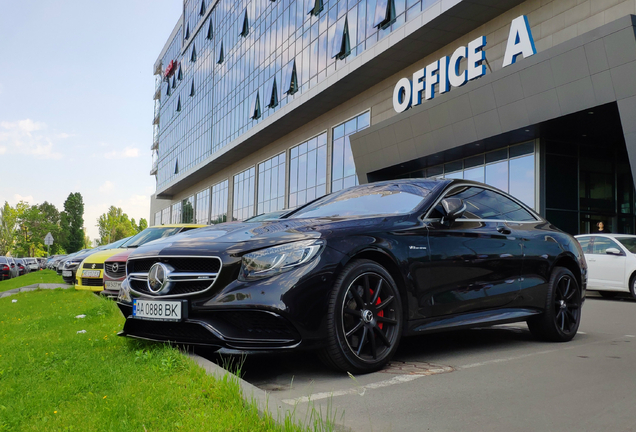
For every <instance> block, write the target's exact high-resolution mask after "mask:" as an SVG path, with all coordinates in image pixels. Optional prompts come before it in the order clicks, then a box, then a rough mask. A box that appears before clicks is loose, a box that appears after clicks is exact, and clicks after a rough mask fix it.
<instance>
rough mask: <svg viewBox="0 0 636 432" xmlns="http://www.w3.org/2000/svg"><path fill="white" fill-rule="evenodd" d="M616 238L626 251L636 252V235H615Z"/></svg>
mask: <svg viewBox="0 0 636 432" xmlns="http://www.w3.org/2000/svg"><path fill="white" fill-rule="evenodd" d="M616 240H618V241H619V242H621V244H622V245H623V246H625V247H626V248H627V250H628V251H630V252H631V253H633V254H636V237H616Z"/></svg>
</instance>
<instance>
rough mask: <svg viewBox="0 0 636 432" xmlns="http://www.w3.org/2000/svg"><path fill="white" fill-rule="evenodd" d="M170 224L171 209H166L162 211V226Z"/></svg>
mask: <svg viewBox="0 0 636 432" xmlns="http://www.w3.org/2000/svg"><path fill="white" fill-rule="evenodd" d="M169 223H170V207H166V208H165V209H163V210H162V211H161V225H165V224H169Z"/></svg>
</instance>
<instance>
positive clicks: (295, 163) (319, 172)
mask: <svg viewBox="0 0 636 432" xmlns="http://www.w3.org/2000/svg"><path fill="white" fill-rule="evenodd" d="M289 154H290V157H289V208H294V207H298V206H299V205H303V204H305V203H307V202H309V201H311V200H313V199H314V198H318V197H320V196H322V195H325V194H326V193H327V133H326V132H325V133H323V134H320V135H318V136H316V137H313V138H312V139H310V140H308V141H305V142H304V143H302V144H299V145H297V146H295V147H292V148H291V149H290V152H289Z"/></svg>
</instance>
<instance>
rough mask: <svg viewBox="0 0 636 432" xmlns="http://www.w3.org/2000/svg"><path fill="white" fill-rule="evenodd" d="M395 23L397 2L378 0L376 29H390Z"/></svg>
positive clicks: (393, 0)
mask: <svg viewBox="0 0 636 432" xmlns="http://www.w3.org/2000/svg"><path fill="white" fill-rule="evenodd" d="M393 22H395V0H378V2H377V4H376V6H375V19H374V20H373V26H374V27H380V28H381V29H386V28H388V27H389V26H390V25H391V24H393Z"/></svg>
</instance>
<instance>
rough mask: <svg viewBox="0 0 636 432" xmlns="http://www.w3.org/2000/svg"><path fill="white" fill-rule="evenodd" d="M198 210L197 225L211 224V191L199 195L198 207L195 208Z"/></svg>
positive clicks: (205, 190)
mask: <svg viewBox="0 0 636 432" xmlns="http://www.w3.org/2000/svg"><path fill="white" fill-rule="evenodd" d="M194 208H195V209H196V217H195V222H196V223H197V224H207V223H209V222H210V219H209V216H208V214H209V212H210V189H209V188H208V189H204V190H202V191H201V192H199V193H197V198H196V205H195V206H194Z"/></svg>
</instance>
